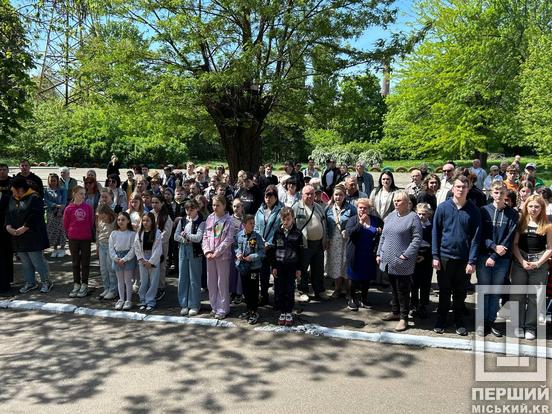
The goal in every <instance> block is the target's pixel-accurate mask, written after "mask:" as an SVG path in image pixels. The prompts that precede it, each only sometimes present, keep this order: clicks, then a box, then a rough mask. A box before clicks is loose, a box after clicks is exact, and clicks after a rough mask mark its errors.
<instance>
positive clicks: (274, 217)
mask: <svg viewBox="0 0 552 414" xmlns="http://www.w3.org/2000/svg"><path fill="white" fill-rule="evenodd" d="M283 206H284V205H283V204H282V203H281V202H279V201H277V202H276V204H275V205H274V207H273V208H272V210H271V211H270V215H269V216H268V219H267V220H266V222H265V215H264V209H265V208H266V204H265V203H263V204H262V205H261V207H259V209H258V210H257V214H255V229H254V230H255V232H256V233H258V234H260V235H261V236H262V238H263V241H264V242H265V244H269V245H273V244H274V243H272V238H273V237H274V232H275V231H276V230H277V229H278V228H279V227H280V225H281V220H280V210H281V209H282V207H283Z"/></svg>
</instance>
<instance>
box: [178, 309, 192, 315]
mask: <svg viewBox="0 0 552 414" xmlns="http://www.w3.org/2000/svg"><path fill="white" fill-rule="evenodd" d="M189 312H190V310H189V309H188V308H182V309H181V310H180V314H181V315H182V316H186V315H187V314H188V313H189Z"/></svg>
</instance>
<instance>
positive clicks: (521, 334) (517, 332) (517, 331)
mask: <svg viewBox="0 0 552 414" xmlns="http://www.w3.org/2000/svg"><path fill="white" fill-rule="evenodd" d="M514 336H515V337H516V338H520V339H522V338H525V330H524V329H523V328H514Z"/></svg>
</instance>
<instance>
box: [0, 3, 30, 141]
mask: <svg viewBox="0 0 552 414" xmlns="http://www.w3.org/2000/svg"><path fill="white" fill-rule="evenodd" d="M32 67H33V63H32V58H31V55H30V53H29V52H28V50H27V39H26V38H25V30H24V28H23V26H22V25H21V21H20V20H19V16H18V15H17V13H16V11H15V9H14V8H13V7H12V6H11V5H10V3H9V1H8V0H0V136H9V135H10V134H11V133H13V131H14V130H17V129H19V128H20V122H21V120H23V119H25V118H26V117H28V116H29V107H28V98H29V93H30V90H31V80H30V77H29V70H30V69H31V68H32ZM4 142H5V140H4ZM4 142H3V143H4Z"/></svg>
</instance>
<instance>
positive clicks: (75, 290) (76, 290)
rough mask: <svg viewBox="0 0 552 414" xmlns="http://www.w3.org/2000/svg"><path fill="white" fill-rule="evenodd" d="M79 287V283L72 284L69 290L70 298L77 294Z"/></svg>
mask: <svg viewBox="0 0 552 414" xmlns="http://www.w3.org/2000/svg"><path fill="white" fill-rule="evenodd" d="M80 287H81V285H80V284H78V283H75V284H73V290H72V291H71V292H69V297H70V298H76V297H77V294H78V293H79V291H80Z"/></svg>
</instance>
